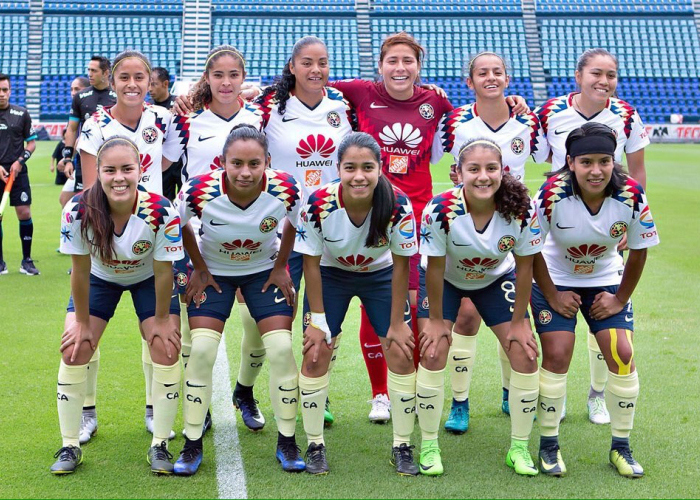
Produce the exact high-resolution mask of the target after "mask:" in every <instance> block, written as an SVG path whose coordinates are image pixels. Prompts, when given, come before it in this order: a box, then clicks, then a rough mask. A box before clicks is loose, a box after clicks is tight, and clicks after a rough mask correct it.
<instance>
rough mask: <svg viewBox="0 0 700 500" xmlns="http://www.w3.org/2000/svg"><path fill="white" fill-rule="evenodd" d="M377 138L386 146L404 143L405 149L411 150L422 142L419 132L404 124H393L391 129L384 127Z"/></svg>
mask: <svg viewBox="0 0 700 500" xmlns="http://www.w3.org/2000/svg"><path fill="white" fill-rule="evenodd" d="M379 138H380V139H381V140H382V142H383V143H384V144H386V145H387V146H393V145H394V144H399V143H404V144H405V145H406V147H409V148H411V149H413V148H415V147H416V146H418V145H419V144H420V142H421V141H422V140H423V137H422V136H421V134H420V130H418V129H417V128H414V127H413V125H411V124H410V123H405V124H403V125H401V124H400V123H394V124H393V125H392V126H391V127H389V125H385V126H384V129H383V130H382V131H381V132H380V133H379ZM390 152H394V151H390ZM397 152H398V151H397ZM409 154H410V153H409Z"/></svg>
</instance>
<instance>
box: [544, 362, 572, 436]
mask: <svg viewBox="0 0 700 500" xmlns="http://www.w3.org/2000/svg"><path fill="white" fill-rule="evenodd" d="M565 397H566V373H552V372H550V371H547V370H545V369H544V368H540V398H539V402H538V405H537V424H538V425H539V427H540V435H541V436H558V435H559V420H560V418H561V412H562V410H563V409H564V398H565Z"/></svg>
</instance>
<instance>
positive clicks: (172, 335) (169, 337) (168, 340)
mask: <svg viewBox="0 0 700 500" xmlns="http://www.w3.org/2000/svg"><path fill="white" fill-rule="evenodd" d="M144 335H145V337H146V342H148V345H149V346H153V342H154V341H155V339H156V337H158V338H159V339H160V340H161V342H163V345H164V346H165V354H166V355H167V356H168V359H172V357H173V349H174V350H175V353H174V354H175V355H176V356H177V354H178V353H179V352H180V348H181V346H182V344H181V338H182V336H181V335H180V329H179V328H178V327H177V326H176V325H175V324H174V323H173V322H172V321H171V320H170V316H168V317H167V318H153V325H152V327H151V328H150V329H149V330H148V331H144Z"/></svg>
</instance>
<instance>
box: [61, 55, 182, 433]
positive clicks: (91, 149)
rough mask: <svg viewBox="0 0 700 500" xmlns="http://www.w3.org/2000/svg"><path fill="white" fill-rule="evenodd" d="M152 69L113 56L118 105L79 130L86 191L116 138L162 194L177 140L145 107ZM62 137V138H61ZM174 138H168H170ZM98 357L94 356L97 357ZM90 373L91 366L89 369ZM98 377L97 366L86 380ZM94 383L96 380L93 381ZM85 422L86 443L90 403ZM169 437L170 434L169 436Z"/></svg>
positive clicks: (166, 118)
mask: <svg viewBox="0 0 700 500" xmlns="http://www.w3.org/2000/svg"><path fill="white" fill-rule="evenodd" d="M150 77H151V67H150V62H149V61H148V58H147V57H146V56H145V55H143V54H142V53H140V52H138V51H124V52H122V53H120V54H119V55H117V57H115V59H114V64H113V65H112V69H111V79H112V84H113V86H114V92H115V94H116V96H117V102H116V104H115V105H114V106H105V107H102V108H100V109H98V110H97V112H96V113H95V114H93V115H92V116H91V117H90V118H89V119H88V120H86V121H85V123H84V124H83V126H82V130H81V132H80V136H81V137H80V142H79V149H80V162H81V165H82V171H83V180H84V185H85V187H86V188H87V187H90V186H91V185H92V183H93V180H94V179H95V174H96V154H97V151H98V150H99V148H100V147H101V146H102V144H104V142H105V141H106V140H107V139H109V138H111V137H115V136H123V137H127V138H129V139H130V140H131V141H133V142H134V144H136V145H137V147H138V150H139V154H140V155H141V177H140V180H139V184H140V185H141V186H142V187H144V189H146V190H147V191H149V192H152V193H156V194H161V193H162V167H161V165H162V166H163V167H165V168H167V167H168V166H169V165H170V162H171V161H172V160H177V156H170V157H169V156H167V155H166V156H165V157H164V156H163V153H164V145H163V141H164V140H165V139H168V140H170V141H175V140H177V137H176V136H175V134H174V133H170V130H171V120H172V115H171V114H170V112H169V111H167V110H166V109H164V108H161V107H158V106H152V105H150V104H146V103H145V102H144V100H145V99H146V93H147V92H148V85H149V80H150ZM66 135H67V134H66ZM169 135H170V136H173V137H169ZM148 353H149V350H148V346H147V345H146V344H145V342H144V343H143V345H142V350H141V355H142V361H143V369H144V377H145V380H146V411H145V422H146V429H147V430H148V431H149V432H151V433H152V432H153V406H152V404H151V385H152V384H151V380H152V374H153V368H152V365H151V362H150V356H149V354H148ZM96 356H98V354H96ZM91 370H92V366H91ZM96 376H97V367H95V370H94V372H93V373H91V378H92V377H96ZM95 383H96V382H95ZM85 415H86V421H85V423H84V426H83V427H84V428H83V430H82V431H81V434H82V435H83V439H85V441H87V440H89V439H90V436H91V435H92V434H93V433H94V432H95V431H96V430H97V417H96V412H95V408H94V405H93V407H92V408H89V407H88V408H86V414H85ZM172 436H173V437H174V434H172Z"/></svg>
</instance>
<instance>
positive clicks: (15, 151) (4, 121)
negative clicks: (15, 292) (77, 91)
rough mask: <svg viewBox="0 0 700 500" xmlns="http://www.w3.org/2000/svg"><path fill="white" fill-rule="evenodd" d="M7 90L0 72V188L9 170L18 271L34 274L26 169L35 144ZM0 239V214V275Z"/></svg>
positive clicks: (25, 116)
mask: <svg viewBox="0 0 700 500" xmlns="http://www.w3.org/2000/svg"><path fill="white" fill-rule="evenodd" d="M11 94H12V85H11V83H10V77H9V76H7V75H5V74H2V73H0V192H3V191H4V190H5V184H6V183H7V182H8V181H9V179H10V174H12V175H14V177H15V180H14V184H13V185H12V189H11V191H10V205H11V206H13V207H15V213H16V214H17V220H19V239H20V240H21V241H22V263H21V264H20V268H19V272H20V273H22V274H26V275H27V276H37V275H38V274H39V270H38V269H37V268H36V266H35V265H34V261H33V260H32V238H33V235H34V223H33V222H32V212H31V209H30V206H31V204H32V188H31V186H30V185H29V174H28V173H27V160H29V158H30V157H31V156H32V153H33V152H34V149H35V148H36V143H35V142H34V141H35V139H36V134H35V133H34V128H33V127H32V119H31V117H30V116H29V112H28V111H27V110H26V109H25V108H23V107H21V106H15V105H14V104H10V95H11ZM25 143H26V144H25ZM2 239H3V235H2V218H0V275H2V274H7V273H8V270H7V264H6V263H5V259H4V258H3V252H2Z"/></svg>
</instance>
